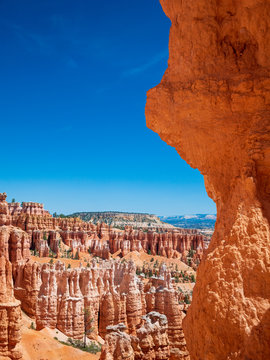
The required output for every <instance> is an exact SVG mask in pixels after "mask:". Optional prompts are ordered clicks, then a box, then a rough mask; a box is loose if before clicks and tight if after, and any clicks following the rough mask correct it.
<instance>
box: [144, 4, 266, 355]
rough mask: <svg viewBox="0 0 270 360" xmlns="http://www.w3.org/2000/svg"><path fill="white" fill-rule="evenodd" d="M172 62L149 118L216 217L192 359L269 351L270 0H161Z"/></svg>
mask: <svg viewBox="0 0 270 360" xmlns="http://www.w3.org/2000/svg"><path fill="white" fill-rule="evenodd" d="M161 4H162V6H163V9H164V11H165V13H166V14H167V15H168V16H169V18H170V19H171V22H172V26H171V31H170V42H169V51H170V56H169V62H168V69H167V70H166V72H165V75H164V77H163V79H162V81H161V83H160V84H159V85H158V86H157V87H156V88H154V89H152V90H150V91H149V92H148V100H147V105H146V118H147V125H148V126H149V127H150V128H151V129H153V130H154V131H156V132H158V133H159V134H160V136H161V138H162V139H163V140H164V141H166V142H167V143H168V144H169V145H171V146H173V147H175V148H176V150H177V151H178V152H179V154H180V156H181V157H183V158H184V159H185V160H186V161H187V162H188V163H189V164H190V165H191V166H192V167H194V168H198V169H199V170H200V172H201V173H202V174H203V175H204V178H205V185H206V189H207V192H208V194H209V196H210V197H211V198H212V199H213V200H214V201H215V202H216V204H217V223H216V229H215V233H214V236H213V238H212V240H211V243H210V246H209V249H208V250H207V253H206V254H205V255H204V257H203V261H202V263H201V265H200V267H199V270H198V275H197V282H196V286H195V290H194V293H193V301H192V305H191V307H190V309H189V311H188V315H187V317H186V319H185V320H184V330H185V336H186V339H187V344H188V349H189V351H190V353H191V356H192V359H194V360H195V359H196V360H197V359H204V360H205V359H206V360H214V359H219V360H223V359H266V358H267V359H268V358H270V347H269V343H270V328H269V323H270V269H269V257H270V239H269V219H270V192H269V189H270V184H269V173H270V60H269V59H270V32H269V27H270V3H269V1H267V0H245V1H230V0H222V1H217V0H214V1H206V0H199V1H188V0H183V1H177V0H161Z"/></svg>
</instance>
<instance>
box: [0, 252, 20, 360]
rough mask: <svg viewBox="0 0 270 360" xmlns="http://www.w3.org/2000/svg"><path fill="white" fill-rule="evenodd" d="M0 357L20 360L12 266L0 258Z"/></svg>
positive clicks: (3, 257)
mask: <svg viewBox="0 0 270 360" xmlns="http://www.w3.org/2000/svg"><path fill="white" fill-rule="evenodd" d="M0 284H1V286H0V324H1V326H0V357H3V358H11V359H21V353H20V351H19V350H18V347H17V344H18V343H19V341H20V339H21V335H20V327H21V308H20V301H18V300H16V299H15V297H14V294H13V281H12V265H11V263H10V262H9V261H8V260H7V258H6V257H5V256H1V257H0Z"/></svg>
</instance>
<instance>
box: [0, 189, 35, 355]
mask: <svg viewBox="0 0 270 360" xmlns="http://www.w3.org/2000/svg"><path fill="white" fill-rule="evenodd" d="M10 219H11V218H10V214H9V209H8V204H7V202H6V194H5V193H3V194H0V226H1V225H2V226H1V227H0V358H4V359H5V358H6V359H12V360H15V359H16V360H17V359H21V353H20V351H19V350H18V343H19V342H20V338H21V336H20V327H21V308H20V301H18V300H16V299H15V297H14V293H13V279H12V264H11V262H10V261H9V260H12V261H14V262H15V261H19V260H21V259H22V257H23V255H26V256H27V234H26V237H25V238H23V236H24V235H23V234H22V233H23V232H22V231H21V230H20V229H18V230H19V231H17V229H14V228H13V227H12V226H9V224H10ZM28 251H29V248H28Z"/></svg>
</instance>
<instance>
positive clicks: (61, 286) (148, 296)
mask: <svg viewBox="0 0 270 360" xmlns="http://www.w3.org/2000/svg"><path fill="white" fill-rule="evenodd" d="M160 273H161V276H160V278H153V280H152V282H151V284H150V285H149V286H148V287H146V288H145V287H144V283H143V282H142V281H141V280H140V279H139V278H138V277H137V275H136V268H135V266H134V263H133V262H129V263H121V262H119V261H112V260H111V261H104V262H102V263H100V264H99V266H97V264H96V263H95V261H94V260H93V261H92V262H91V264H89V265H88V266H87V267H86V268H83V267H79V268H74V269H66V268H65V266H64V265H63V263H61V262H60V261H57V262H56V263H55V264H37V263H35V262H31V261H28V262H26V263H20V264H18V265H17V266H16V268H15V270H14V272H13V275H14V279H15V294H16V297H17V298H18V299H19V300H21V303H22V305H21V306H22V309H23V310H24V311H25V312H27V313H28V314H29V315H30V316H33V317H35V318H36V324H37V329H38V330H39V329H42V328H44V327H50V328H53V329H54V328H58V329H59V330H61V331H62V332H63V333H65V334H66V335H68V336H70V337H72V338H78V339H80V338H82V337H83V334H84V329H85V326H86V325H87V324H86V323H85V317H84V314H85V313H86V312H87V314H88V315H89V318H91V319H92V322H91V327H92V328H93V332H92V333H91V334H90V337H94V338H95V337H96V336H97V335H98V334H99V335H100V336H101V337H103V338H104V337H105V335H106V332H107V330H106V329H107V327H108V326H115V325H117V324H119V323H122V324H124V326H125V327H126V328H127V331H128V334H129V335H134V336H138V335H136V334H137V329H138V326H141V322H142V317H143V316H144V315H145V314H146V313H148V312H151V311H159V312H160V313H162V314H165V316H166V317H167V319H168V324H167V323H166V324H167V325H166V334H167V336H168V339H169V345H170V351H171V353H172V354H177V356H178V358H179V359H186V360H187V359H188V353H187V351H186V345H185V340H184V337H183V330H182V312H181V305H180V304H179V303H178V294H177V292H176V291H175V290H174V288H173V286H172V282H171V278H170V273H169V271H167V270H165V271H163V272H162V271H160ZM142 336H143V335H142Z"/></svg>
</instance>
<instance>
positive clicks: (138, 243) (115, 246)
mask: <svg viewBox="0 0 270 360" xmlns="http://www.w3.org/2000/svg"><path fill="white" fill-rule="evenodd" d="M109 244H110V251H111V252H112V253H115V252H116V251H118V250H121V253H122V255H123V256H125V255H127V254H128V253H129V252H130V251H141V250H144V251H145V252H150V253H151V254H152V255H154V256H155V255H161V256H165V257H168V258H178V257H179V256H180V254H181V255H182V254H185V253H187V251H188V250H190V249H194V250H196V252H197V254H198V255H199V256H201V255H202V253H203V249H204V236H203V235H200V234H199V233H198V232H197V231H196V230H195V231H192V230H190V229H179V230H178V229H177V230H176V229H175V230H171V231H170V230H169V231H167V232H165V233H164V232H161V233H158V232H152V231H148V232H146V233H145V232H143V231H138V230H133V229H132V227H127V229H126V230H125V231H123V232H114V231H112V232H111V233H110V238H109Z"/></svg>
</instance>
